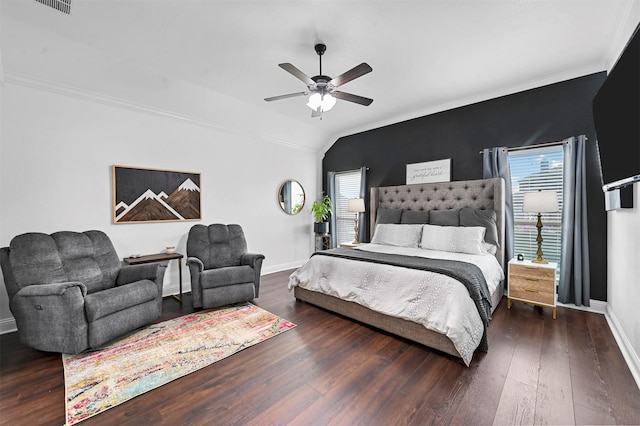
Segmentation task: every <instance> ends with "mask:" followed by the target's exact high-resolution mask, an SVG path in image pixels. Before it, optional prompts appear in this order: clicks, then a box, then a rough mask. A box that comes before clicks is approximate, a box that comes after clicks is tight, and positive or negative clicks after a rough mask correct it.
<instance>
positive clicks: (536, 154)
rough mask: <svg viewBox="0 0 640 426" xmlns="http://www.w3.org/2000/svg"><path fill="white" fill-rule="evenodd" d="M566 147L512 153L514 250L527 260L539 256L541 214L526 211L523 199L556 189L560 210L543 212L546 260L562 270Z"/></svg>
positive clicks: (510, 158) (543, 247)
mask: <svg viewBox="0 0 640 426" xmlns="http://www.w3.org/2000/svg"><path fill="white" fill-rule="evenodd" d="M562 163H563V154H562V146H552V147H544V148H532V149H525V150H519V151H511V152H509V168H510V171H511V188H512V192H513V216H514V226H515V232H514V253H515V254H518V253H522V254H524V257H525V259H528V260H531V259H535V258H536V251H537V249H538V243H537V242H536V237H537V236H538V229H537V228H536V222H537V215H536V214H533V213H524V212H523V211H522V201H523V198H524V193H525V192H533V191H538V190H543V191H556V193H557V194H558V207H559V208H558V212H557V213H543V214H542V224H543V225H544V226H543V228H542V239H543V242H542V251H543V253H544V256H543V257H544V259H545V260H546V261H548V262H555V263H557V264H558V270H559V269H560V267H561V265H560V243H561V235H562V227H561V222H562Z"/></svg>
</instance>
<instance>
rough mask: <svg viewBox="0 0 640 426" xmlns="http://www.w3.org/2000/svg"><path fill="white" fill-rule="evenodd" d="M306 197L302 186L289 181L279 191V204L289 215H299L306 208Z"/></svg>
mask: <svg viewBox="0 0 640 426" xmlns="http://www.w3.org/2000/svg"><path fill="white" fill-rule="evenodd" d="M304 202H305V196H304V189H302V185H300V183H298V182H297V181H295V180H287V181H284V182H283V183H282V185H280V189H278V204H279V205H280V208H281V209H282V211H283V212H285V213H287V214H298V213H300V212H301V211H302V208H303V207H304Z"/></svg>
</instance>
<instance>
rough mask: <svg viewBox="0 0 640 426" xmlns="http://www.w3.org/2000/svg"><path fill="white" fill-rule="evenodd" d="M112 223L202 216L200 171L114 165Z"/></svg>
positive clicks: (167, 220) (164, 220) (161, 220)
mask: <svg viewBox="0 0 640 426" xmlns="http://www.w3.org/2000/svg"><path fill="white" fill-rule="evenodd" d="M111 175H112V181H113V205H112V209H113V223H141V222H171V221H186V220H200V219H202V214H201V211H200V205H201V203H200V200H201V196H200V173H190V172H178V171H173V170H156V169H145V168H140V167H127V166H116V165H114V166H113V167H112V172H111Z"/></svg>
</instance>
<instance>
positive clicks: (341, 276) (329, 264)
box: [288, 244, 504, 365]
mask: <svg viewBox="0 0 640 426" xmlns="http://www.w3.org/2000/svg"><path fill="white" fill-rule="evenodd" d="M358 249H359V250H367V251H375V252H386V253H394V254H404V255H408V256H420V257H432V258H438V259H451V260H460V261H465V262H470V263H473V264H475V265H477V266H478V267H479V268H480V269H481V270H482V273H483V275H484V276H485V279H486V281H487V285H488V287H489V290H490V292H491V293H492V294H493V292H494V291H495V290H496V288H497V286H498V284H499V283H500V281H501V280H502V279H504V272H503V271H502V268H501V267H500V265H499V263H498V261H497V259H496V258H495V257H494V256H492V255H490V254H486V255H472V254H461V253H450V252H440V251H432V250H424V249H421V248H406V247H392V246H387V245H379V244H365V245H362V246H360V247H359V248H358ZM288 286H289V289H290V290H291V289H292V288H293V287H295V286H300V287H302V288H305V289H308V290H312V291H317V292H321V293H325V294H328V295H331V296H335V297H338V298H340V299H343V300H348V301H351V302H355V303H358V304H360V305H362V306H365V307H367V308H369V309H372V310H374V311H377V312H380V313H383V314H386V315H390V316H393V317H397V318H403V319H406V320H409V321H413V322H417V323H419V324H423V325H424V326H425V327H426V328H428V329H430V330H433V331H436V332H439V333H442V334H445V335H446V336H447V337H448V338H449V339H450V340H451V341H452V343H453V345H454V346H455V348H456V349H457V351H458V353H460V356H461V357H462V359H463V361H464V362H465V364H466V365H469V363H470V362H471V358H472V357H473V353H474V351H475V350H476V348H477V347H478V345H479V343H480V340H481V338H482V334H483V331H484V328H483V325H482V319H481V318H480V314H478V311H477V309H476V306H475V304H474V302H473V300H472V299H471V297H469V293H468V291H467V289H466V287H465V286H464V285H463V284H461V283H460V282H458V281H457V280H455V279H453V278H450V277H448V276H445V275H442V274H438V273H434V272H428V271H421V270H414V269H408V268H401V267H396V266H391V265H384V264H378V263H371V262H358V261H353V260H349V259H343V258H336V257H330V256H312V257H311V258H310V259H309V260H308V261H307V262H306V263H305V264H304V265H302V266H301V267H300V268H299V269H298V270H297V271H295V272H294V273H293V274H291V276H290V277H289V285H288Z"/></svg>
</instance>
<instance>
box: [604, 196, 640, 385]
mask: <svg viewBox="0 0 640 426" xmlns="http://www.w3.org/2000/svg"><path fill="white" fill-rule="evenodd" d="M633 197H634V201H633V208H632V209H620V210H614V211H611V212H608V213H607V247H608V255H607V268H608V272H607V283H608V285H607V302H608V308H607V317H608V318H609V320H610V322H611V328H612V330H613V332H614V334H615V335H616V338H617V339H618V343H619V346H620V348H621V350H622V351H623V354H624V355H625V358H627V363H628V364H629V367H630V368H631V371H632V373H633V374H634V376H635V379H636V383H638V386H640V357H639V355H640V313H639V309H640V183H636V184H634V185H633Z"/></svg>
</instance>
